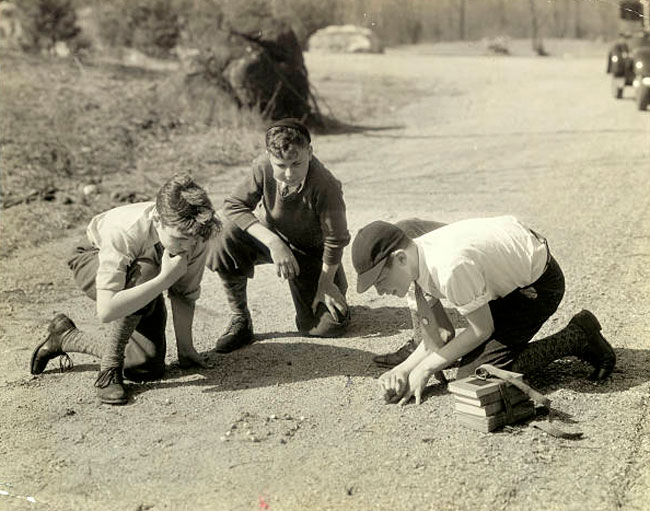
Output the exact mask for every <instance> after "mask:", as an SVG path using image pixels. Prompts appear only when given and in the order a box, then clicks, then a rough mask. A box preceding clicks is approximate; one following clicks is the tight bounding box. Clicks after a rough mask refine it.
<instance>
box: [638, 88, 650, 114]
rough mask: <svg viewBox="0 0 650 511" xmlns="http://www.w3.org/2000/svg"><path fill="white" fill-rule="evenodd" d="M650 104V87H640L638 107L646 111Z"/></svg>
mask: <svg viewBox="0 0 650 511" xmlns="http://www.w3.org/2000/svg"><path fill="white" fill-rule="evenodd" d="M648 103H650V87H648V86H647V85H639V87H638V88H637V90H636V106H637V107H638V108H639V110H646V109H647V108H648Z"/></svg>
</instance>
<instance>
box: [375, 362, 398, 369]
mask: <svg viewBox="0 0 650 511" xmlns="http://www.w3.org/2000/svg"><path fill="white" fill-rule="evenodd" d="M372 363H373V364H375V365H376V366H377V367H383V368H386V369H392V368H393V367H395V366H397V365H399V364H388V363H386V362H378V361H377V360H373V361H372Z"/></svg>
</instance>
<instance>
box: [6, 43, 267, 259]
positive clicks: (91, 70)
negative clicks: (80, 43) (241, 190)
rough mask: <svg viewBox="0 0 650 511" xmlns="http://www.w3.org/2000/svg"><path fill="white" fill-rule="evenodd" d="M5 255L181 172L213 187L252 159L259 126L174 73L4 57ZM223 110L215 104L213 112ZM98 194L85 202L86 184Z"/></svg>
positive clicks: (55, 234) (249, 116) (145, 193)
mask: <svg viewBox="0 0 650 511" xmlns="http://www.w3.org/2000/svg"><path fill="white" fill-rule="evenodd" d="M1 60H2V63H3V64H2V75H3V85H2V89H3V90H2V101H1V102H0V117H1V119H2V120H1V121H0V123H1V124H0V126H1V130H2V131H1V133H2V139H1V143H2V202H3V206H4V207H5V209H3V211H2V222H1V225H0V237H1V238H2V245H1V246H0V255H3V256H6V255H9V254H11V253H12V252H14V251H15V250H16V249H19V248H21V247H25V246H34V245H38V244H39V243H40V242H42V241H44V240H50V239H53V238H56V237H58V236H59V235H60V234H61V233H62V232H63V231H64V230H65V229H66V228H69V227H73V226H75V225H78V224H79V223H83V222H85V221H87V220H88V219H89V218H90V217H91V216H92V215H93V214H95V213H97V212H99V211H102V210H104V209H107V208H109V207H113V206H115V205H118V204H119V203H120V201H121V200H125V198H126V199H127V200H128V198H129V195H131V198H133V195H134V194H135V195H137V197H138V198H140V199H141V198H143V197H151V196H153V195H154V193H155V190H156V189H157V188H158V186H159V185H160V184H161V183H162V182H164V181H165V179H167V177H168V176H169V175H171V174H172V173H173V172H175V171H179V170H189V171H191V172H193V173H194V175H195V176H196V177H197V179H199V180H201V181H206V180H208V179H209V178H210V177H212V176H214V175H215V174H219V173H220V172H222V171H223V169H225V168H228V167H230V166H232V165H238V164H242V163H245V162H247V161H250V160H251V159H252V158H253V157H254V155H255V154H256V153H257V152H258V151H259V150H260V140H259V138H260V137H259V127H260V124H261V121H260V120H259V119H258V118H257V117H256V116H255V115H254V114H252V113H250V114H243V113H241V112H238V111H237V110H236V109H235V108H234V107H232V106H230V105H228V103H227V102H226V101H224V100H223V98H219V97H218V96H217V95H216V94H215V93H214V91H212V96H213V97H217V101H215V100H212V101H213V108H212V110H211V112H210V118H206V112H207V110H206V104H207V103H208V102H209V101H210V99H209V97H210V92H211V91H209V90H205V91H203V94H202V97H200V98H198V99H197V98H192V97H188V96H187V95H186V94H184V91H183V87H182V80H180V79H179V78H178V77H177V76H175V75H173V74H169V73H158V72H151V71H146V70H142V69H134V68H126V67H122V66H115V65H100V64H99V63H93V62H87V63H84V64H82V63H80V62H78V61H73V60H51V59H44V58H41V57H35V56H30V55H24V54H17V53H3V55H2V56H1ZM215 105H216V106H215ZM88 184H95V185H97V186H98V189H99V190H100V192H102V193H100V194H99V195H97V196H93V197H85V196H84V195H83V193H82V189H83V187H84V186H85V185H88ZM7 206H10V207H7Z"/></svg>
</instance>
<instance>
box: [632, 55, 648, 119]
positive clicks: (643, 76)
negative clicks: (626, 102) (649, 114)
mask: <svg viewBox="0 0 650 511" xmlns="http://www.w3.org/2000/svg"><path fill="white" fill-rule="evenodd" d="M632 60H633V62H634V81H633V82H632V85H633V86H634V88H635V90H636V104H637V107H638V108H639V110H646V109H647V108H648V104H650V45H648V46H642V47H640V48H637V49H636V50H634V52H632Z"/></svg>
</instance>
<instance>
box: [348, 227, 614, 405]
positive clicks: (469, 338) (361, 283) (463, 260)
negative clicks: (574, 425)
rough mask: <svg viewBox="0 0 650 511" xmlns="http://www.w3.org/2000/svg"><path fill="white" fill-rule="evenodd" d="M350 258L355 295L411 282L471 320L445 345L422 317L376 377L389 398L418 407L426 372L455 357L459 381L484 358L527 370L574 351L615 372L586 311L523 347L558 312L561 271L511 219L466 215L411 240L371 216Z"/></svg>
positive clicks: (598, 370) (598, 369)
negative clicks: (422, 328) (421, 331)
mask: <svg viewBox="0 0 650 511" xmlns="http://www.w3.org/2000/svg"><path fill="white" fill-rule="evenodd" d="M352 262H353V264H354V267H355V269H356V271H357V273H358V274H359V278H358V285H357V289H358V291H359V292H360V293H362V292H364V291H366V290H367V289H369V288H370V287H371V286H374V287H375V288H376V290H377V292H378V293H379V294H380V295H381V294H392V295H395V296H402V297H403V296H405V295H406V294H407V292H408V291H409V288H410V287H411V286H412V285H413V286H414V287H415V289H416V293H417V292H418V291H419V292H425V293H428V294H430V295H432V296H434V297H436V298H438V299H440V298H445V299H447V300H448V301H449V302H450V303H451V304H452V305H453V306H454V307H455V308H456V309H457V310H458V311H459V312H460V313H461V314H462V315H463V316H465V318H466V319H467V322H468V324H469V327H468V328H465V329H464V330H462V331H460V332H459V333H458V334H457V335H456V336H455V337H454V338H452V339H451V340H449V341H448V342H447V343H446V344H445V343H444V341H443V339H441V338H440V335H439V332H440V329H439V325H431V324H428V323H425V322H424V320H423V321H422V323H423V325H424V324H428V326H429V328H427V329H426V330H427V335H424V336H423V342H422V343H421V344H420V345H419V346H418V347H417V349H416V350H415V351H414V352H413V353H412V354H411V355H410V356H409V357H408V358H407V359H406V360H405V361H404V362H402V363H400V364H399V365H397V366H396V367H395V368H393V369H392V370H390V371H388V372H387V373H385V374H383V375H382V376H381V378H380V383H381V385H382V388H383V390H384V397H385V398H386V399H387V400H388V401H390V402H397V401H399V402H400V403H405V402H407V401H408V400H409V399H410V397H412V396H415V399H416V403H418V404H419V403H420V400H421V395H422V391H423V389H424V387H425V385H426V384H427V381H428V380H429V378H430V377H431V375H433V374H434V373H437V372H439V371H441V370H442V369H444V368H445V367H448V366H449V365H451V364H452V363H454V362H455V361H456V360H457V359H460V368H459V370H458V374H457V378H463V377H466V376H469V375H471V374H473V373H474V371H475V369H476V368H477V367H478V366H479V365H481V364H486V363H487V364H492V365H494V366H497V367H502V368H506V369H511V370H513V371H516V372H520V373H524V374H527V373H531V372H534V371H537V370H540V369H542V368H543V367H545V366H546V365H547V364H549V363H550V362H552V361H554V360H556V359H559V358H562V357H565V356H570V355H573V356H576V357H578V358H580V359H582V360H584V361H586V362H588V363H590V364H591V365H592V366H593V368H594V371H593V373H592V375H591V379H593V380H596V381H602V380H604V379H606V378H607V377H608V376H609V375H610V373H611V372H612V370H613V369H614V365H615V363H616V355H615V353H614V350H613V349H612V347H611V346H610V344H609V343H608V342H607V341H606V340H605V338H604V337H603V336H602V335H601V333H600V330H601V326H600V323H599V322H598V320H597V319H596V317H595V316H594V315H593V314H592V313H591V312H589V311H586V310H583V311H581V312H579V313H578V314H576V315H575V316H574V317H573V318H572V319H571V321H570V322H569V324H568V325H567V326H566V327H565V328H564V329H563V330H561V331H559V332H557V333H555V334H553V335H551V336H549V337H546V338H544V339H540V340H538V341H536V342H533V343H529V341H530V340H531V339H532V338H533V336H534V335H535V334H536V333H537V331H538V330H539V329H540V328H541V327H542V325H543V324H544V322H545V321H546V320H547V319H548V318H549V317H550V316H551V315H552V314H553V313H554V312H555V311H556V310H557V307H558V305H559V303H560V301H561V299H562V296H563V295H564V276H563V274H562V270H561V269H560V266H559V265H558V263H557V261H556V260H555V259H554V258H553V256H552V255H551V253H550V251H549V248H548V243H547V241H546V239H544V238H543V237H542V236H540V235H539V234H537V233H536V232H534V231H532V230H531V229H528V228H527V227H525V226H524V225H522V224H521V223H520V222H519V221H518V220H517V219H515V218H514V217H512V216H503V217H495V218H477V219H470V220H463V221H460V222H455V223H452V224H449V225H446V226H443V227H440V228H439V229H436V230H434V231H432V232H429V233H428V234H424V235H423V236H420V237H418V238H415V239H413V240H412V239H409V238H408V236H406V234H405V233H404V231H402V230H401V229H399V228H398V227H396V226H395V225H392V224H389V223H387V222H381V221H377V222H372V223H370V224H368V225H367V226H365V227H364V228H362V229H361V230H360V231H359V233H358V235H357V236H356V238H355V240H354V242H353V244H352ZM438 309H439V310H440V309H442V308H438ZM422 317H424V313H423V316H422ZM427 319H428V321H434V322H436V321H437V320H436V317H435V315H433V316H432V315H428V318H427ZM436 336H437V338H436ZM445 340H446V339H445ZM438 346H442V347H438Z"/></svg>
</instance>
